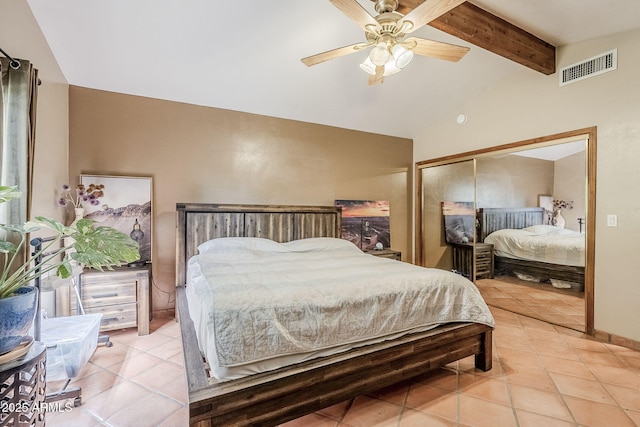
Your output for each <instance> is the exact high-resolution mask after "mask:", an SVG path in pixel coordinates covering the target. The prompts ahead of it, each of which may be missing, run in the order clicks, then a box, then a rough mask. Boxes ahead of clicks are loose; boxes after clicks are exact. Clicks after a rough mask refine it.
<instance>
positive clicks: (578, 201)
mask: <svg viewBox="0 0 640 427" xmlns="http://www.w3.org/2000/svg"><path fill="white" fill-rule="evenodd" d="M585 177H586V163H585V152H582V153H577V154H574V155H572V156H569V157H565V158H564V159H560V160H557V161H556V162H555V173H554V185H553V196H554V198H556V199H560V200H567V201H572V202H573V208H572V209H563V210H562V216H563V217H564V219H565V221H566V225H565V228H568V229H569V230H574V231H580V224H579V223H578V218H583V219H584V218H586V212H587V207H586V204H585V194H586V190H587V189H586V186H585ZM549 194H552V193H549ZM585 227H586V226H585V225H584V224H583V225H582V231H585V230H586V228H585Z"/></svg>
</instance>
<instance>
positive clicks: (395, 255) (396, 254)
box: [364, 249, 402, 261]
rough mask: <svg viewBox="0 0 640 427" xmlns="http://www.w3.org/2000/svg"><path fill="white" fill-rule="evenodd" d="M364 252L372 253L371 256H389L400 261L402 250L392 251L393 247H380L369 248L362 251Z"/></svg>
mask: <svg viewBox="0 0 640 427" xmlns="http://www.w3.org/2000/svg"><path fill="white" fill-rule="evenodd" d="M364 253H365V254H369V255H373V256H378V257H382V258H391V259H395V260H398V261H402V252H400V251H394V250H393V249H380V250H376V249H371V250H367V251H364Z"/></svg>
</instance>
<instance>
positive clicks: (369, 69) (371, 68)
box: [360, 56, 376, 76]
mask: <svg viewBox="0 0 640 427" xmlns="http://www.w3.org/2000/svg"><path fill="white" fill-rule="evenodd" d="M360 69H361V70H362V71H364V72H365V73H367V74H370V75H372V76H375V75H376V66H375V65H374V64H373V62H371V58H369V57H368V56H367V58H366V59H365V60H364V61H363V62H362V64H360Z"/></svg>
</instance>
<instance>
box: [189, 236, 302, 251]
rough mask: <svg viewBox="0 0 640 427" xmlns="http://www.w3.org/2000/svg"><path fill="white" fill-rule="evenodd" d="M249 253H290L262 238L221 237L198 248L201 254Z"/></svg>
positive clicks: (273, 242)
mask: <svg viewBox="0 0 640 427" xmlns="http://www.w3.org/2000/svg"><path fill="white" fill-rule="evenodd" d="M247 251H262V252H289V250H287V249H286V248H285V247H283V246H282V244H280V243H278V242H275V241H273V240H270V239H264V238H261V237H220V238H218V239H211V240H208V241H206V242H204V243H201V244H200V245H199V246H198V252H199V253H201V254H204V253H236V252H238V253H242V252H247Z"/></svg>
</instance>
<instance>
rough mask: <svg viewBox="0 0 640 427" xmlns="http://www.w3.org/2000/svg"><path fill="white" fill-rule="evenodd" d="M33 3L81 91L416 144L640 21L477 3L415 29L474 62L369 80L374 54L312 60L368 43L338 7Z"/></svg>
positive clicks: (548, 1) (593, 5)
mask: <svg viewBox="0 0 640 427" xmlns="http://www.w3.org/2000/svg"><path fill="white" fill-rule="evenodd" d="M27 1H28V4H29V5H30V7H31V9H32V11H33V14H34V16H35V18H36V20H37V21H38V23H39V25H40V27H41V29H42V31H43V34H44V36H45V38H46V39H47V42H48V43H49V45H50V47H51V50H52V52H53V54H54V55H55V57H56V59H57V61H58V63H59V65H60V68H61V69H62V72H63V73H64V75H65V77H66V79H67V81H68V83H69V84H72V85H77V86H82V87H88V88H95V89H100V90H108V91H114V92H120V93H126V94H132V95H140V96H146V97H152V98H158V99H166V100H172V101H178V102H186V103H191V104H196V105H204V106H211V107H217V108H225V109H231V110H238V111H245V112H250V113H256V114H263V115H269V116H274V117H281V118H287V119H293V120H302V121H307V122H312V123H320V124H326V125H331V126H338V127H344V128H348V129H355V130H363V131H369V132H374V133H381V134H386V135H394V136H401V137H408V138H412V137H414V136H416V135H417V134H419V133H420V132H421V131H422V130H424V129H425V128H427V127H428V126H429V125H430V124H432V123H434V122H435V121H437V120H439V119H440V118H441V117H442V115H443V114H445V113H447V112H450V111H453V110H455V109H456V108H458V107H459V106H460V105H462V104H463V103H464V102H466V100H468V99H469V98H472V97H474V96H477V95H478V94H480V93H481V92H482V91H483V90H485V89H486V88H487V87H490V86H491V85H494V84H496V83H497V82H499V81H500V80H501V79H503V78H505V77H506V76H508V75H509V74H511V73H514V72H531V73H542V74H545V75H550V74H553V73H554V72H555V67H556V64H555V47H554V46H562V45H564V44H569V43H574V42H579V41H582V40H586V39H590V38H594V37H600V36H603V35H607V34H612V33H616V32H619V31H625V30H629V29H634V28H637V27H640V20H638V19H637V17H638V16H640V2H638V1H637V0H617V1H616V2H613V3H612V2H602V1H601V0H563V1H557V0H537V1H535V2H532V1H530V0H510V1H504V0H473V1H471V2H469V1H467V2H465V3H463V4H461V5H459V6H457V7H456V8H454V9H452V10H451V11H449V12H448V13H446V14H445V15H443V16H441V17H439V18H437V19H435V20H434V21H432V22H431V23H430V24H429V25H428V26H425V27H423V28H421V29H420V30H418V31H416V32H415V33H414V35H417V36H419V37H423V38H428V39H433V40H438V41H442V42H446V43H453V44H458V45H462V46H468V47H470V48H471V50H470V52H469V53H468V54H467V55H466V56H465V57H464V58H462V60H460V61H459V62H453V63H450V62H447V61H442V60H437V59H433V58H425V57H416V58H414V59H413V61H412V62H411V63H410V64H409V65H408V66H407V67H406V68H405V69H404V70H403V71H402V72H401V73H399V74H397V75H393V76H389V77H387V78H385V81H384V84H382V85H377V86H369V85H368V84H367V75H366V74H364V73H363V72H362V71H361V70H360V69H359V66H358V65H359V63H360V62H362V60H363V59H364V57H365V56H366V53H358V54H352V55H348V56H345V57H341V58H337V59H334V60H331V61H328V62H326V63H322V64H318V65H316V66H314V67H311V68H308V67H306V66H305V65H303V64H302V63H301V62H300V59H301V58H303V57H306V56H309V55H312V54H315V53H318V52H322V51H326V50H329V49H333V48H336V47H339V46H344V45H347V44H350V43H355V42H359V41H363V40H364V34H363V31H362V30H361V29H360V28H358V26H357V25H355V24H354V22H353V21H351V20H350V19H349V18H347V17H346V16H345V15H344V14H342V13H341V11H339V10H338V9H337V8H336V7H334V6H333V5H332V4H331V3H330V2H329V1H328V0H306V1H292V0H272V1H269V2H223V1H220V0H181V1H178V0H161V1H157V0H135V1H133V0H110V1H108V2H104V1H103V2H87V1H85V0H57V1H55V2H52V1H50V0H27ZM422 1H423V0H400V1H399V3H400V5H399V8H398V11H399V12H401V13H403V14H406V13H408V12H409V11H410V10H412V9H414V8H415V7H417V6H418V5H419V4H421V3H422ZM358 2H359V3H360V4H361V5H362V6H363V7H365V8H366V9H367V10H368V11H369V12H370V13H371V14H372V15H376V12H375V11H374V10H373V3H372V2H371V1H369V0H358ZM596 53H599V52H594V54H596Z"/></svg>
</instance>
